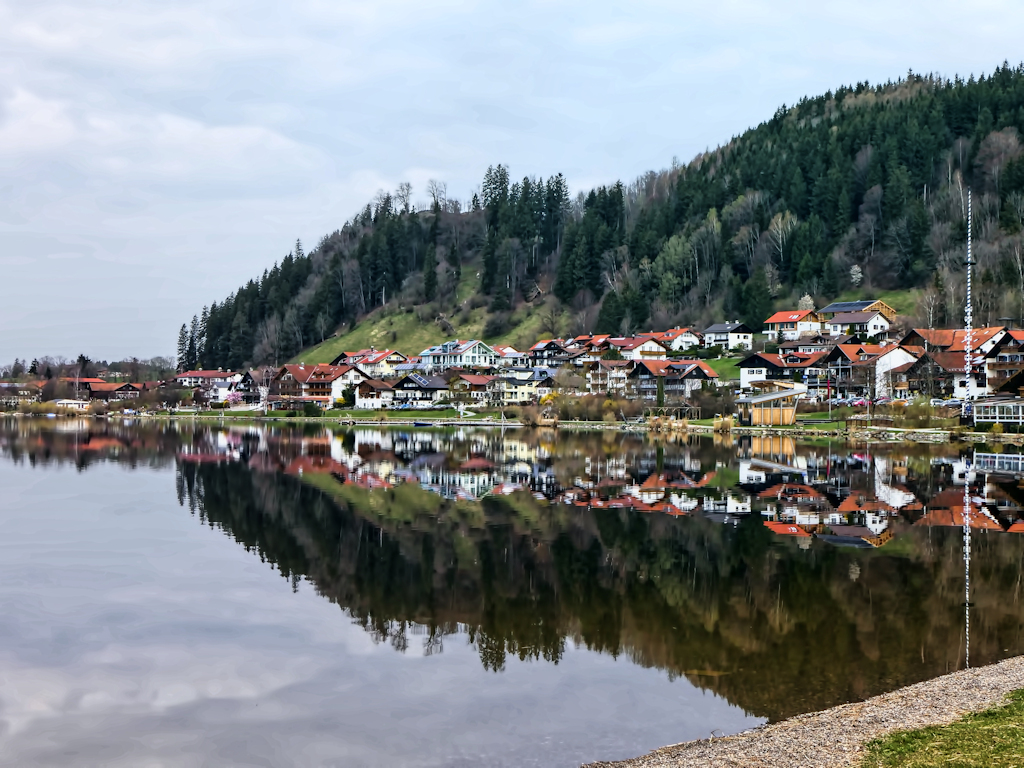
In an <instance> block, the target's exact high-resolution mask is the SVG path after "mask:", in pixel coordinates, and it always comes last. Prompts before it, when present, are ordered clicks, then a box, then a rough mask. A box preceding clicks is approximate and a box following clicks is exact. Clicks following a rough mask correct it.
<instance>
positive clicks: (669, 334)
mask: <svg viewBox="0 0 1024 768" xmlns="http://www.w3.org/2000/svg"><path fill="white" fill-rule="evenodd" d="M639 335H640V336H647V337H649V338H653V339H656V340H657V341H660V342H661V343H662V344H664V345H665V347H666V348H667V349H669V350H671V351H672V352H684V351H685V350H687V349H692V348H694V347H700V346H702V344H703V341H704V336H703V335H702V334H700V333H698V332H697V331H695V330H694V329H693V328H680V327H679V326H678V325H677V326H676V327H675V328H672V329H670V330H667V331H660V332H656V331H651V332H650V333H641V334H639Z"/></svg>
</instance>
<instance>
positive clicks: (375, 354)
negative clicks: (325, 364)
mask: <svg viewBox="0 0 1024 768" xmlns="http://www.w3.org/2000/svg"><path fill="white" fill-rule="evenodd" d="M408 361H409V358H407V357H406V356H405V355H403V354H402V353H401V352H397V351H395V350H393V349H374V348H373V347H370V348H369V349H361V350H359V351H358V352H342V353H341V354H340V355H339V356H338V357H337V358H335V359H334V360H333V361H332V362H331V365H354V366H357V367H358V368H359V369H361V370H362V371H363V373H365V374H366V375H367V376H369V377H370V378H373V379H387V378H391V377H393V376H395V374H396V366H399V365H402V364H403V363H406V362H408Z"/></svg>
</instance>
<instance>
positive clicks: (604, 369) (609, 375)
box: [584, 360, 632, 395]
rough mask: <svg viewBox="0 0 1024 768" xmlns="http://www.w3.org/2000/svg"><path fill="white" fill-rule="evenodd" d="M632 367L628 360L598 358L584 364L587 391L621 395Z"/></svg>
mask: <svg viewBox="0 0 1024 768" xmlns="http://www.w3.org/2000/svg"><path fill="white" fill-rule="evenodd" d="M631 368H632V365H631V363H630V362H629V361H628V360H597V361H595V362H593V363H589V364H588V365H586V366H584V369H585V371H586V375H585V378H586V381H587V391H588V392H590V393H591V394H606V393H607V394H612V395H621V394H622V393H623V392H625V389H626V376H627V375H628V374H629V371H630V369H631Z"/></svg>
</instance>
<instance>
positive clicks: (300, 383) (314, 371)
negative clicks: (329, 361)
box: [270, 363, 370, 408]
mask: <svg viewBox="0 0 1024 768" xmlns="http://www.w3.org/2000/svg"><path fill="white" fill-rule="evenodd" d="M369 378H370V377H369V376H367V375H366V374H365V373H363V371H362V370H360V369H359V368H357V367H356V366H354V365H326V364H324V363H317V364H316V365H305V364H304V363H300V364H298V365H294V364H292V365H283V366H281V367H280V368H279V369H278V371H277V373H276V374H275V375H274V378H273V379H272V380H271V382H270V401H271V402H273V403H277V404H278V405H279V406H282V405H288V404H289V403H293V404H300V403H303V402H311V403H316V404H317V405H320V406H322V407H326V408H330V407H331V406H333V405H334V404H335V403H337V402H339V401H341V400H342V399H344V393H345V390H347V389H353V390H354V389H355V388H356V387H357V386H359V384H361V383H362V382H364V381H366V380H367V379H369Z"/></svg>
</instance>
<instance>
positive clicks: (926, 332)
mask: <svg viewBox="0 0 1024 768" xmlns="http://www.w3.org/2000/svg"><path fill="white" fill-rule="evenodd" d="M966 333H967V332H966V331H965V330H964V329H962V328H958V329H932V328H912V329H911V330H910V331H908V332H907V333H906V335H905V336H904V337H903V338H902V339H900V342H899V343H900V346H901V347H922V348H923V349H924V350H925V351H927V352H955V353H959V354H960V355H963V353H964V349H965V348H966V346H967V344H966V340H967V335H966ZM1007 336H1010V332H1009V330H1007V329H1006V328H1005V327H1004V326H1001V325H997V326H989V327H986V328H975V329H974V330H972V331H971V348H972V349H973V350H975V352H978V353H980V354H982V355H987V354H988V353H989V352H991V351H992V350H993V349H994V348H995V346H996V345H997V344H999V343H1000V342H1002V341H1003V340H1004V339H1005V338H1007ZM1011 338H1012V336H1011Z"/></svg>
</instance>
